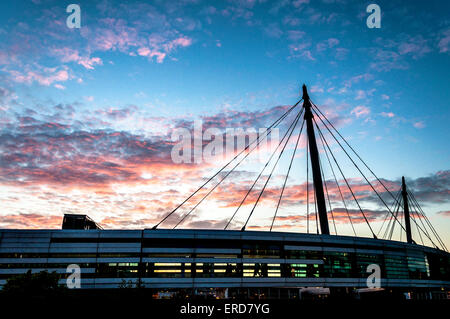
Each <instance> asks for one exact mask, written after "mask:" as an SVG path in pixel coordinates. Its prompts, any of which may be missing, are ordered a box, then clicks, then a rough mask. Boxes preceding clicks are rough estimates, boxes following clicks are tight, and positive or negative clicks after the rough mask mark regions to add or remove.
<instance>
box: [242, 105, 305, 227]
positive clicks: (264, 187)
mask: <svg viewBox="0 0 450 319" xmlns="http://www.w3.org/2000/svg"><path fill="white" fill-rule="evenodd" d="M302 114H303V109H302V111H301V112H300V114H299V116H298V117H297V119H296V121H295V124H294V126H293V127H292V130H291V132H290V133H289V136H288V138H287V139H286V143H284V145H283V148H282V149H281V151H280V154H279V155H278V158H277V160H276V161H275V164H274V165H273V167H272V170H271V171H270V174H269V176H268V177H267V179H266V182H265V183H264V186H263V188H262V189H261V191H260V192H259V195H258V198H257V199H256V201H255V204H254V205H253V208H252V210H251V211H250V214H249V215H248V218H247V221H246V222H245V224H244V226H243V227H242V229H241V231H244V230H245V227H247V224H248V221H249V220H250V217H252V215H253V212H254V211H255V209H256V206H257V205H258V203H259V200H260V199H261V196H262V195H263V194H264V191H265V189H266V187H267V184H269V181H270V178H271V177H272V174H273V172H274V171H275V168H276V167H277V165H278V162H279V161H280V158H281V156H282V155H283V153H284V150H285V149H286V146H287V145H288V144H289V140H290V139H291V136H292V133H293V132H294V130H295V128H296V127H297V124H298V121H299V120H300V118H301V116H302ZM303 123H304V122H303ZM303 123H302V128H303Z"/></svg>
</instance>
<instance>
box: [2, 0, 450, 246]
mask: <svg viewBox="0 0 450 319" xmlns="http://www.w3.org/2000/svg"><path fill="white" fill-rule="evenodd" d="M71 3H72V2H70V1H46V0H33V1H14V2H5V1H3V2H1V3H0V19H1V21H2V23H1V25H0V227H1V228H60V227H61V222H62V216H63V214H64V213H78V214H87V215H89V216H90V217H92V218H93V219H94V220H96V221H97V222H98V223H100V224H101V225H102V226H103V227H104V228H130V229H131V228H145V227H152V226H153V225H154V224H155V223H157V222H158V221H160V220H161V219H162V218H163V217H164V216H166V215H167V214H168V213H169V212H170V211H172V210H173V209H174V208H175V207H176V206H177V205H178V204H179V203H180V202H182V201H183V200H184V199H185V198H186V197H187V196H188V195H189V194H190V193H192V192H193V191H194V190H195V189H196V188H197V187H198V186H200V185H201V184H202V183H203V182H205V181H206V179H207V178H208V177H209V176H212V175H213V174H214V173H215V172H216V171H217V170H218V169H220V168H221V167H222V166H223V165H224V164H225V163H226V162H227V159H230V158H232V156H233V155H234V154H226V156H222V157H221V158H216V159H215V160H213V161H198V162H189V163H176V162H175V161H174V160H173V157H172V156H171V154H172V150H173V148H174V145H175V144H176V142H177V141H176V140H174V139H173V136H172V135H173V134H174V132H176V131H177V130H178V129H181V128H184V129H186V130H188V131H192V132H193V129H194V127H195V123H196V122H201V123H202V125H203V129H202V130H203V131H205V130H206V129H207V128H213V129H216V130H219V132H221V134H223V133H224V132H225V131H226V129H228V128H244V129H246V128H249V127H252V128H256V129H257V130H258V129H260V128H265V127H268V126H269V125H270V124H271V123H272V122H274V121H275V120H276V119H277V118H278V117H280V116H281V115H282V114H283V113H284V112H285V111H286V110H287V109H288V107H289V106H291V105H293V104H294V103H296V102H297V101H298V100H299V99H300V98H301V93H300V91H301V85H302V84H303V83H305V84H306V85H307V86H308V90H309V94H310V97H311V99H312V101H313V102H314V103H315V104H316V105H317V106H318V107H319V108H320V110H322V111H323V112H324V114H326V116H327V118H329V119H330V121H331V122H332V123H334V125H335V126H336V128H338V130H339V131H340V132H341V134H342V135H343V136H344V137H345V138H346V139H347V140H348V141H349V143H350V144H351V145H352V147H354V149H355V150H356V151H357V152H358V154H359V155H360V156H361V157H362V158H363V159H364V161H365V162H366V163H367V164H368V165H369V167H370V168H371V169H372V170H373V171H374V172H375V173H376V174H377V176H378V177H380V178H382V180H383V181H384V183H385V184H386V185H387V187H388V188H389V189H390V191H392V192H393V193H396V192H397V191H398V189H399V187H400V180H401V176H405V177H406V181H407V184H408V188H409V189H410V190H411V191H412V192H413V193H414V194H415V197H416V198H417V200H418V202H419V203H420V205H421V206H422V208H423V210H424V211H425V213H426V214H427V216H428V217H429V219H430V221H431V222H432V224H433V225H434V226H435V227H436V230H437V232H438V233H439V234H440V236H441V237H442V238H443V239H444V242H445V243H446V245H447V246H450V204H449V202H450V195H449V194H450V168H449V165H448V164H449V163H450V151H449V148H448V140H449V138H450V129H449V126H448V123H449V115H450V112H449V107H448V103H449V101H450V90H449V77H448V74H449V71H450V58H449V57H450V18H449V15H448V12H450V3H449V2H448V1H435V0H430V1H427V2H426V6H424V2H423V1H398V0H395V1H392V0H391V1H381V0H376V1H375V0H374V1H350V0H315V1H314V0H294V1H287V0H277V1H269V0H224V1H204V0H180V1H122V2H119V1H79V2H77V4H78V5H79V6H80V10H81V25H80V26H81V27H80V28H69V27H68V25H67V23H66V20H67V18H68V16H69V15H70V14H71V13H67V12H66V7H67V6H68V5H69V4H71ZM371 3H376V4H378V5H379V7H380V10H381V27H380V28H369V27H368V26H367V23H366V20H367V17H368V16H369V15H370V13H368V12H366V8H367V6H368V5H369V4H371ZM297 111H300V108H297V109H296V111H295V112H297ZM295 112H293V113H292V114H290V115H289V116H288V117H287V118H286V121H283V123H281V124H280V127H279V129H280V131H279V132H280V133H279V134H280V138H281V137H282V135H283V134H284V132H285V131H286V130H287V129H288V126H289V123H291V122H292V120H293V118H294V116H295V114H297V113H295ZM318 119H319V118H317V120H318ZM301 122H302V121H300V122H299V123H301ZM299 126H300V125H299ZM298 129H299V128H297V127H296V131H295V132H294V133H293V135H292V139H291V140H289V143H288V144H287V147H286V154H285V156H283V157H282V158H281V160H280V162H279V165H278V166H277V167H276V169H275V171H274V175H273V177H272V179H270V180H269V183H268V185H267V188H266V191H265V193H264V194H263V196H262V197H261V201H260V202H259V204H258V207H257V209H255V211H254V214H253V215H252V219H251V220H250V222H249V224H248V226H249V229H255V230H267V229H268V227H270V223H271V220H272V216H273V213H274V208H275V206H276V203H277V201H278V198H279V194H280V191H281V189H282V184H283V181H284V179H285V178H286V172H287V169H288V166H289V160H290V154H292V152H293V151H294V149H295V147H294V146H295V137H296V136H298ZM322 129H323V132H324V136H325V138H326V140H328V141H330V146H331V149H332V150H333V151H334V152H335V153H336V157H337V158H338V160H339V162H341V163H342V168H343V171H344V173H345V174H344V175H345V176H347V177H348V178H349V181H350V184H352V185H353V188H354V190H355V192H356V197H357V199H359V201H360V202H361V206H363V208H364V210H365V211H366V214H367V217H368V219H369V220H370V222H371V224H372V225H373V227H374V229H375V230H376V232H378V231H379V233H383V232H384V230H383V229H382V228H381V227H382V225H383V224H382V222H383V220H384V218H385V216H386V214H388V213H389V212H388V211H387V209H386V207H385V206H384V205H383V204H382V202H381V201H380V200H378V199H377V198H376V196H375V194H374V193H373V191H372V189H371V188H370V187H369V185H368V184H367V183H366V182H365V180H364V179H363V177H362V176H361V174H359V172H358V171H357V170H356V168H355V167H354V166H353V165H352V163H351V162H350V161H349V160H348V159H347V158H346V157H345V153H344V152H342V150H340V149H339V145H338V144H337V143H336V142H335V141H333V138H332V136H331V135H330V134H328V133H327V131H326V128H325V127H322ZM316 134H317V133H316ZM207 143H208V141H205V140H203V145H204V146H205V145H206V144H207ZM192 145H193V146H192V148H193V149H194V148H195V147H196V146H195V145H196V144H195V143H192ZM200 145H202V144H200ZM269 146H270V147H272V148H270V147H269ZM269 146H268V148H267V149H264V150H261V151H260V153H259V154H260V156H259V157H258V156H256V157H254V158H252V157H251V156H249V157H248V159H247V160H246V161H245V162H244V163H243V165H242V166H239V168H238V169H237V170H236V171H235V172H233V173H231V174H230V176H229V178H227V179H225V180H224V182H223V183H222V184H220V185H219V187H217V189H216V190H215V191H214V192H212V193H211V196H209V197H208V198H207V200H205V201H204V202H202V203H201V205H199V206H198V208H197V209H196V210H195V211H194V212H193V213H192V214H190V215H189V216H188V217H187V218H186V219H185V221H184V222H183V223H182V224H181V225H180V226H179V227H181V228H183V227H185V228H223V227H224V225H225V224H226V222H227V221H228V220H229V218H230V217H231V216H232V214H233V212H234V210H235V208H236V207H237V206H238V205H239V202H240V200H241V199H242V198H243V197H244V196H245V193H246V192H247V190H248V189H249V188H250V186H251V185H252V183H253V181H254V180H255V178H256V177H257V176H258V174H259V172H260V171H261V169H262V168H263V167H264V164H265V162H266V160H267V158H268V156H269V155H270V154H271V152H270V150H273V147H274V146H275V144H273V145H272V144H270V145H269ZM305 146H306V142H305V136H304V134H303V136H301V138H300V143H299V147H298V150H297V153H296V154H295V155H294V160H293V165H292V168H291V170H290V175H289V176H288V178H287V184H286V187H285V191H284V195H283V198H282V202H281V206H280V210H279V212H278V218H277V220H276V221H275V226H274V230H278V231H299V232H306V231H308V230H307V218H306V217H305V216H306V212H307V210H306V202H307V198H306V148H305ZM200 147H201V146H200ZM319 151H320V156H321V159H322V160H323V161H324V162H322V165H323V171H324V179H325V181H327V183H328V187H329V191H330V197H331V201H330V202H329V204H330V206H331V207H332V208H333V210H334V215H333V216H332V217H335V222H336V224H337V228H336V229H337V233H338V234H341V235H352V228H351V225H349V224H350V223H349V220H348V215H347V213H346V211H345V209H344V206H343V202H342V200H340V197H339V189H338V187H337V184H336V183H335V182H334V177H333V175H332V171H331V169H330V168H329V167H328V166H327V165H326V162H325V160H326V157H324V156H325V155H326V154H325V153H324V151H323V146H322V145H321V144H320V143H319ZM264 156H266V157H265V158H266V160H265V159H264ZM276 157H277V156H275V158H276ZM271 163H273V162H271ZM271 165H272V164H271ZM271 165H269V167H268V168H267V169H266V170H265V171H263V173H262V178H261V179H260V180H259V181H258V182H257V184H256V187H255V188H256V191H255V192H252V193H251V194H250V195H249V199H248V201H246V202H245V203H244V204H243V207H242V209H241V210H240V211H239V212H238V214H236V218H235V219H233V220H232V223H231V224H230V226H231V227H230V228H231V229H240V227H242V224H243V222H245V218H246V216H247V215H248V214H249V212H250V211H251V209H252V206H253V203H254V202H255V200H256V198H257V195H258V190H260V189H261V188H262V187H263V185H264V181H265V180H266V179H267V178H268V176H269V173H270V167H271ZM336 169H337V167H335V170H336ZM227 171H229V168H227V169H225V170H224V172H223V174H225V173H226V172H227ZM223 174H222V175H219V176H218V177H221V176H223ZM365 174H367V176H368V177H369V180H370V181H371V182H373V183H374V185H375V186H376V187H377V188H376V189H378V191H379V192H380V193H381V195H382V198H384V199H385V200H386V202H387V204H388V206H391V205H392V203H393V199H392V198H391V197H390V195H389V194H388V193H387V192H386V191H385V190H384V189H382V187H381V185H380V184H379V183H378V184H377V182H376V181H375V180H374V177H373V175H371V174H370V173H369V172H368V171H367V170H366V171H365ZM215 181H216V182H217V181H219V180H218V179H217V178H216V180H215ZM310 181H311V179H310ZM338 184H340V185H341V187H342V188H343V189H344V188H345V187H344V186H345V181H344V180H343V178H342V177H339V176H338ZM211 185H212V186H213V185H214V183H212V184H211ZM309 187H312V186H311V185H310V186H309ZM207 191H208V189H204V190H202V191H201V192H200V193H199V196H195V197H193V198H192V201H190V202H188V203H187V204H186V205H185V206H183V207H182V208H183V209H184V208H185V207H186V208H187V209H184V210H183V209H180V210H179V211H177V212H176V213H174V214H173V215H172V217H171V218H169V219H167V221H166V222H165V223H163V224H161V227H162V228H164V227H173V226H174V225H175V224H176V223H177V221H178V220H179V219H180V218H181V217H180V214H181V215H183V214H185V213H187V212H188V211H189V208H190V207H193V206H194V205H195V203H196V200H197V201H198V200H200V199H201V196H200V195H202V194H205V192H207ZM312 196H313V195H312ZM344 197H345V200H346V201H347V204H348V209H349V213H350V214H351V217H350V218H351V219H352V220H353V222H354V224H355V228H356V229H357V233H358V235H360V236H371V234H370V231H369V230H368V227H367V225H366V224H365V222H364V219H363V218H362V216H361V214H360V212H359V210H358V209H357V206H355V204H356V203H355V202H354V201H353V200H352V196H351V193H350V192H349V191H348V189H346V190H344ZM309 199H310V201H309V202H310V206H311V207H314V199H313V198H312V199H311V197H309ZM311 209H312V210H314V209H313V208H311ZM329 215H330V214H329ZM314 218H315V216H314V214H313V213H312V214H311V215H310V223H311V225H310V228H311V229H309V231H315V227H316V226H315V220H314ZM329 218H330V217H329ZM417 222H418V223H419V225H421V223H422V222H423V220H419V219H418V220H417ZM330 223H331V222H330ZM330 225H331V224H330ZM414 226H415V225H414ZM414 226H413V228H414ZM330 227H331V228H332V233H335V228H334V227H332V226H330ZM397 229H399V227H397ZM400 233H401V232H398V234H397V237H396V240H404V238H405V236H404V234H403V239H402V238H401V237H400V236H401V234H400ZM418 235H419V234H418V233H417V227H416V230H415V231H414V229H413V236H415V239H416V240H417V241H419V239H418V238H419V236H418ZM394 237H395V236H394Z"/></svg>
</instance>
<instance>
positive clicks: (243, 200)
mask: <svg viewBox="0 0 450 319" xmlns="http://www.w3.org/2000/svg"><path fill="white" fill-rule="evenodd" d="M302 111H303V110H302ZM302 111H300V112H299V113H298V114H297V115H296V117H295V118H294V120H293V121H292V123H291V125H290V126H289V128H288V129H287V131H286V133H285V134H284V136H283V138H282V139H281V141H280V143H279V144H278V145H277V147H276V148H275V151H274V152H273V153H272V154H271V155H270V157H269V160H268V161H267V162H266V164H265V165H264V167H263V169H262V170H261V172H260V173H259V175H258V177H257V178H256V179H255V181H254V182H253V185H252V186H251V187H250V189H249V190H248V192H247V193H246V194H245V197H244V198H243V199H242V201H241V203H240V204H239V206H238V208H237V209H236V211H235V212H234V214H233V216H231V218H230V220H229V221H228V223H227V224H226V225H225V227H224V229H227V228H228V226H229V225H230V223H231V221H232V220H233V218H234V216H236V213H237V212H238V211H239V209H240V208H241V206H242V204H244V202H245V200H246V199H247V197H248V195H249V194H250V192H251V191H252V189H253V187H255V185H256V183H257V182H258V180H259V178H260V177H261V175H262V173H263V172H264V170H265V169H266V167H267V165H269V163H270V161H271V160H272V158H273V156H274V155H275V153H276V152H277V150H278V148H279V147H280V146H281V144H282V143H283V141H284V139H285V138H286V136H287V134H288V133H289V131H290V130H291V128H292V126H293V125H294V123H295V124H296V123H297V122H298V119H299V118H300V116H301V113H302Z"/></svg>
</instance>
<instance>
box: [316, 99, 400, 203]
mask: <svg viewBox="0 0 450 319" xmlns="http://www.w3.org/2000/svg"><path fill="white" fill-rule="evenodd" d="M310 101H311V100H310ZM311 104H312V105H313V106H314V107H315V109H317V110H318V111H319V112H320V114H321V115H322V116H323V117H324V119H325V120H326V121H327V122H328V124H330V126H331V127H332V128H333V129H334V131H335V132H336V133H337V134H338V135H339V136H340V137H341V138H342V140H343V141H344V142H345V144H347V146H348V147H349V148H350V149H351V150H352V151H353V153H354V154H355V155H356V156H357V157H358V158H359V160H360V161H361V162H362V163H363V164H364V166H365V167H366V168H367V169H368V170H369V171H370V173H371V174H372V175H373V176H374V177H375V178H376V179H377V181H378V182H379V183H380V184H381V185H382V186H383V188H384V189H385V190H386V191H387V192H388V193H389V194H390V195H391V196H392V198H393V199H394V200H395V197H394V195H393V194H392V193H391V191H390V190H389V189H388V188H387V187H386V186H385V185H384V183H383V182H382V181H381V179H379V178H378V176H377V175H376V174H375V173H374V172H373V171H372V170H371V169H370V167H369V166H368V165H367V164H366V162H364V161H363V159H362V158H361V157H360V156H359V155H358V153H356V151H355V150H354V149H353V147H352V146H351V145H350V144H349V143H348V142H347V140H346V139H345V138H344V137H343V136H342V135H341V133H339V131H338V130H337V129H336V128H335V127H334V125H333V124H332V123H331V122H330V121H329V120H328V118H327V117H326V116H325V114H323V113H322V111H321V110H320V109H319V108H318V107H317V105H316V104H314V102H312V101H311Z"/></svg>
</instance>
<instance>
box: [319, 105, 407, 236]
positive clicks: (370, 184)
mask: <svg viewBox="0 0 450 319" xmlns="http://www.w3.org/2000/svg"><path fill="white" fill-rule="evenodd" d="M313 110H314V109H313ZM314 112H315V114H316V115H317V116H318V117H319V119H320V120H321V122H322V124H323V125H324V126H325V128H326V129H327V130H328V132H330V134H331V136H333V138H334V139H335V141H336V142H337V143H338V145H339V146H340V147H341V149H342V150H343V151H344V153H345V154H346V155H347V157H348V158H349V159H350V161H351V162H352V163H353V165H354V166H355V167H356V169H357V170H358V171H359V173H360V174H361V175H362V176H363V177H364V179H365V180H366V182H367V184H369V186H370V187H371V188H372V190H373V191H374V192H375V194H376V195H377V196H378V198H379V199H380V200H381V202H382V203H383V204H384V206H385V207H386V208H387V209H388V210H389V209H390V208H389V206H388V205H387V204H386V202H385V201H384V199H383V198H382V197H381V196H380V194H378V192H377V190H376V189H375V187H373V185H372V183H370V181H369V180H368V179H367V177H366V175H364V173H363V172H362V171H361V169H360V168H359V166H358V165H357V164H356V163H355V161H354V160H353V159H352V158H351V156H350V155H349V154H348V152H347V151H346V150H345V148H344V147H343V146H342V144H341V143H340V142H339V140H338V139H337V138H336V136H335V135H334V134H333V132H331V130H330V128H329V127H328V126H327V125H326V123H325V122H324V121H323V120H322V118H321V117H320V116H319V114H318V113H317V112H316V111H314ZM391 213H392V212H391ZM395 219H396V221H397V222H398V220H397V217H395ZM402 228H403V229H405V228H404V227H403V226H402ZM405 231H406V230H405Z"/></svg>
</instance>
